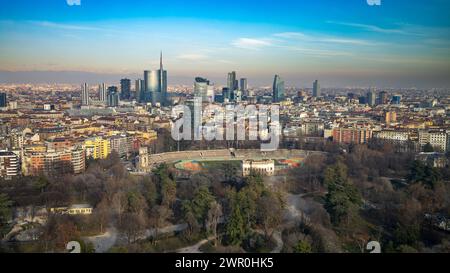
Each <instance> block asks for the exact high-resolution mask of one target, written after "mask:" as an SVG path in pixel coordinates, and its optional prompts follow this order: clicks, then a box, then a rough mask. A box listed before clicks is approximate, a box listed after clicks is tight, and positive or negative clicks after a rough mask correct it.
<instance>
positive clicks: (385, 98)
mask: <svg viewBox="0 0 450 273" xmlns="http://www.w3.org/2000/svg"><path fill="white" fill-rule="evenodd" d="M378 102H379V103H380V104H388V102H389V94H388V93H387V92H386V91H381V92H380V94H379V95H378Z"/></svg>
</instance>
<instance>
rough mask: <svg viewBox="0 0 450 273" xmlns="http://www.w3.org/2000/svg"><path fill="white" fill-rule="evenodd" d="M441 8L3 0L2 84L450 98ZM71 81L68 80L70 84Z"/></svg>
mask: <svg viewBox="0 0 450 273" xmlns="http://www.w3.org/2000/svg"><path fill="white" fill-rule="evenodd" d="M449 10H450V1H447V0H428V1H424V0H381V5H379V6H370V5H368V4H367V0H334V1H333V0H270V1H269V0H258V1H253V0H240V1H238V0H227V1H212V0H209V1H204V0H190V1H186V0H184V1H182V0H165V1H152V0H135V1H130V0H128V1H126V0H114V1H112V0H111V1H107V0H2V3H1V8H0V81H3V82H8V81H14V82H27V81H38V82H39V81H45V82H51V81H54V82H72V81H78V80H80V73H81V75H88V76H86V77H89V80H90V81H102V80H105V78H106V79H107V80H112V79H113V78H115V77H117V82H118V81H119V80H120V77H121V76H129V77H136V78H137V77H142V71H143V70H145V69H156V68H157V67H158V63H159V54H160V51H161V50H162V51H163V54H164V66H165V69H167V70H168V71H169V84H178V83H184V84H189V83H192V82H193V79H194V77H196V76H202V77H207V78H209V79H211V80H213V81H215V82H216V83H217V84H218V85H219V84H224V83H225V81H226V73H227V72H229V71H233V70H234V71H237V73H238V76H240V77H247V78H248V79H249V85H252V86H260V85H270V84H271V82H272V81H273V76H274V75H275V74H279V75H281V76H282V77H283V78H284V79H285V81H286V84H287V85H288V86H299V87H309V86H311V85H312V81H313V80H314V79H319V81H320V82H321V83H322V86H325V87H327V86H329V87H338V86H339V87H346V86H380V87H415V86H417V87H427V88H431V87H450V19H449V16H448V11H449ZM71 72H73V73H71Z"/></svg>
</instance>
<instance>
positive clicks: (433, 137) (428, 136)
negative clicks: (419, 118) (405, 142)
mask: <svg viewBox="0 0 450 273" xmlns="http://www.w3.org/2000/svg"><path fill="white" fill-rule="evenodd" d="M427 143H430V144H431V146H433V148H434V149H435V150H436V151H439V152H446V151H447V148H448V134H447V132H445V131H444V130H437V131H433V130H420V131H419V145H420V146H421V147H423V146H425V145H426V144H427Z"/></svg>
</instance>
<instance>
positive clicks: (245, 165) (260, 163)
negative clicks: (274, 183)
mask: <svg viewBox="0 0 450 273" xmlns="http://www.w3.org/2000/svg"><path fill="white" fill-rule="evenodd" d="M251 173H257V174H260V175H266V176H272V175H274V174H275V161H274V160H270V159H267V160H244V161H242V174H243V176H249V175H250V174H251Z"/></svg>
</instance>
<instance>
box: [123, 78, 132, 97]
mask: <svg viewBox="0 0 450 273" xmlns="http://www.w3.org/2000/svg"><path fill="white" fill-rule="evenodd" d="M130 97H131V81H130V80H129V79H122V80H120V99H122V100H129V99H130Z"/></svg>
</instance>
